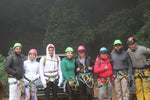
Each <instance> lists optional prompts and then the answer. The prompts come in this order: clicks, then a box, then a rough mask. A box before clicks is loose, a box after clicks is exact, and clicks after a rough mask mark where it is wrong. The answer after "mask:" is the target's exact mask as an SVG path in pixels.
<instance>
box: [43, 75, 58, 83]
mask: <svg viewBox="0 0 150 100" xmlns="http://www.w3.org/2000/svg"><path fill="white" fill-rule="evenodd" d="M44 76H45V77H48V80H47V81H46V83H48V82H50V80H51V79H52V78H54V79H56V77H57V76H58V74H57V75H54V76H48V75H45V74H44Z"/></svg>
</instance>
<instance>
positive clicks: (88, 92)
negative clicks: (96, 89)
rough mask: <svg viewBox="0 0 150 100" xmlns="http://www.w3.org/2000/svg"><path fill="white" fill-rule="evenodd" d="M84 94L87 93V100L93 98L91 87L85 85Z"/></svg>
mask: <svg viewBox="0 0 150 100" xmlns="http://www.w3.org/2000/svg"><path fill="white" fill-rule="evenodd" d="M85 88H86V95H87V100H93V88H89V87H88V86H87V85H86V87H85Z"/></svg>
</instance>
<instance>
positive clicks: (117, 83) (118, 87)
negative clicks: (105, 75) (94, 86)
mask: <svg viewBox="0 0 150 100" xmlns="http://www.w3.org/2000/svg"><path fill="white" fill-rule="evenodd" d="M120 79H121V77H120V75H117V77H116V79H115V80H114V85H115V91H116V95H117V100H122V93H121V82H120Z"/></svg>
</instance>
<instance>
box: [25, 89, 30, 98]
mask: <svg viewBox="0 0 150 100" xmlns="http://www.w3.org/2000/svg"><path fill="white" fill-rule="evenodd" d="M25 100H30V87H29V86H27V87H26V88H25Z"/></svg>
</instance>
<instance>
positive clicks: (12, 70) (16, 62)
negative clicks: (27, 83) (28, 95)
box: [5, 52, 24, 80]
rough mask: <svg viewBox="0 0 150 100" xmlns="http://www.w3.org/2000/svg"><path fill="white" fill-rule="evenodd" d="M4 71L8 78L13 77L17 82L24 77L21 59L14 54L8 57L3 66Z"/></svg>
mask: <svg viewBox="0 0 150 100" xmlns="http://www.w3.org/2000/svg"><path fill="white" fill-rule="evenodd" d="M5 71H6V72H7V73H8V74H9V75H8V77H14V78H16V79H17V80H19V79H22V78H23V75H24V68H23V58H22V56H20V55H18V54H16V53H15V52H14V53H13V54H11V55H10V56H8V58H7V60H6V64H5Z"/></svg>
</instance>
